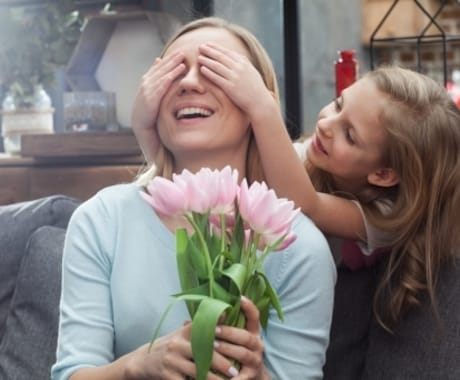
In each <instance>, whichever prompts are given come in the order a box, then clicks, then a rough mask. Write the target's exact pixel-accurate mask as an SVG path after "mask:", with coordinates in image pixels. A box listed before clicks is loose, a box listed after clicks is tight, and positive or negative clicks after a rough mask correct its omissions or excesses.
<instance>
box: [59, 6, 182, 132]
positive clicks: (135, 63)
mask: <svg viewBox="0 0 460 380" xmlns="http://www.w3.org/2000/svg"><path fill="white" fill-rule="evenodd" d="M158 3H160V2H158ZM158 7H160V8H161V7H162V6H161V5H158ZM181 25H182V21H181V20H180V19H179V18H178V17H176V16H175V15H174V14H172V13H167V12H156V11H155V12H150V11H140V10H139V11H124V12H117V11H110V12H108V11H107V10H105V11H103V12H100V13H95V14H92V15H91V16H88V18H87V20H86V24H85V27H84V29H83V31H82V35H81V37H80V40H79V42H78V44H77V46H76V48H75V51H74V53H73V55H72V57H71V58H70V60H69V63H68V65H67V67H66V80H67V86H68V88H69V90H70V91H77V92H84V91H90V92H96V91H105V92H113V93H115V95H116V96H115V101H116V107H115V110H116V121H117V124H118V125H119V126H120V127H121V128H125V129H127V128H129V127H130V124H131V110H132V102H133V99H134V98H135V96H136V91H137V85H138V83H139V81H140V80H141V77H142V75H143V74H144V73H145V72H146V71H147V70H148V68H149V67H150V65H151V64H152V62H153V61H154V59H155V57H157V56H158V55H159V54H160V53H161V50H162V49H163V46H164V44H165V42H166V41H167V39H168V37H169V36H170V35H171V34H172V33H174V32H175V31H176V30H177V29H178V28H179V27H180V26H181Z"/></svg>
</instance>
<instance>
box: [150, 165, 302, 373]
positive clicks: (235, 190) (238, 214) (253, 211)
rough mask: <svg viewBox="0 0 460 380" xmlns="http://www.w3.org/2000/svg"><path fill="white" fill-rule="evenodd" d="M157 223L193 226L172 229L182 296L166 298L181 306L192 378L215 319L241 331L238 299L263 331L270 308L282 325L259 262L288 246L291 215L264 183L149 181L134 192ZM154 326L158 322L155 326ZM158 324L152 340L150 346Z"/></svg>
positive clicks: (200, 369) (206, 363)
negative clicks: (181, 220)
mask: <svg viewBox="0 0 460 380" xmlns="http://www.w3.org/2000/svg"><path fill="white" fill-rule="evenodd" d="M141 194H142V196H143V198H144V199H145V200H146V201H147V202H148V204H149V205H150V206H151V207H152V208H153V209H154V210H155V211H156V212H157V213H158V214H159V215H164V216H173V215H183V216H184V217H185V218H186V220H187V221H188V223H189V224H190V225H191V227H193V228H192V229H191V230H192V231H193V233H190V234H189V233H188V232H187V230H186V229H185V228H179V229H177V230H176V254H177V266H178V273H179V278H180V284H181V288H182V292H181V293H180V294H176V295H174V297H173V301H172V303H171V304H170V305H169V307H168V308H167V309H166V311H165V313H164V315H163V319H164V318H165V317H166V315H167V311H168V310H169V309H170V308H171V306H172V305H173V304H174V303H175V302H177V301H185V302H186V304H187V308H188V311H189V313H190V316H191V320H192V322H191V323H192V327H191V334H192V336H191V343H192V352H193V358H194V361H195V363H196V366H197V379H198V380H201V379H205V378H206V374H207V373H208V371H209V370H210V366H211V358H212V352H213V343H214V339H215V328H216V325H217V323H218V322H219V319H220V318H221V316H222V315H223V313H224V315H225V324H227V325H231V326H239V327H244V324H245V319H244V314H243V313H242V312H241V311H240V300H241V296H242V295H244V296H246V297H247V298H249V299H251V300H252V301H253V302H254V303H255V305H256V306H257V308H258V309H259V311H260V323H261V326H262V327H263V328H265V327H266V324H267V320H268V312H269V308H270V306H272V307H274V308H275V310H276V312H277V314H278V317H279V318H280V319H281V320H282V319H283V311H282V309H281V305H280V303H279V300H278V296H277V294H276V292H275V291H274V289H273V288H272V287H271V285H270V283H269V281H268V279H267V277H266V276H265V275H264V272H263V267H262V264H263V262H264V260H265V258H266V257H267V255H268V254H269V253H270V252H272V251H276V250H280V249H283V248H285V247H287V246H288V245H289V244H291V243H292V242H293V241H294V240H295V238H296V237H295V235H294V234H293V233H292V232H291V231H290V228H291V224H292V221H293V219H294V217H295V216H296V214H297V213H298V211H299V210H298V209H294V204H293V202H291V201H287V200H286V199H279V198H277V197H276V195H275V192H274V191H273V190H269V189H268V188H267V186H266V184H265V183H258V182H254V183H253V184H252V185H251V186H249V187H248V184H247V182H246V180H243V181H242V183H241V185H238V172H237V171H236V170H232V169H231V168H230V167H229V166H227V167H225V168H224V169H223V170H221V171H218V170H214V171H212V170H210V169H207V168H204V169H201V170H200V171H199V172H197V173H196V174H192V173H191V172H189V171H187V170H184V171H183V172H182V173H181V174H179V175H173V179H172V181H171V180H168V179H165V178H162V177H155V178H154V179H153V180H152V181H151V182H150V183H149V184H148V186H147V193H141ZM163 319H162V320H163ZM161 323H162V321H160V323H159V325H158V326H157V329H156V331H155V333H154V337H153V340H152V343H153V341H154V340H155V339H156V336H157V334H158V331H159V328H160V326H161Z"/></svg>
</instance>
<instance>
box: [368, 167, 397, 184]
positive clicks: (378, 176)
mask: <svg viewBox="0 0 460 380" xmlns="http://www.w3.org/2000/svg"><path fill="white" fill-rule="evenodd" d="M367 181H368V182H369V183H370V184H371V185H375V186H381V187H391V186H394V185H397V184H398V183H399V174H398V173H397V172H396V170H394V169H393V168H380V169H378V170H376V171H375V172H372V173H371V174H369V175H368V176H367Z"/></svg>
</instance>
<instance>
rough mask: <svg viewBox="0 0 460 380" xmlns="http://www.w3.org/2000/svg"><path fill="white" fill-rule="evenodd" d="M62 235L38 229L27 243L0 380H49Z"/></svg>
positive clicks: (2, 348) (2, 347)
mask: <svg viewBox="0 0 460 380" xmlns="http://www.w3.org/2000/svg"><path fill="white" fill-rule="evenodd" d="M64 235H65V229H63V228H59V227H53V226H44V227H41V228H38V229H37V230H36V231H35V232H33V233H32V235H31V236H30V239H29V241H28V244H27V247H26V252H25V254H24V257H23V259H22V261H21V265H20V268H19V272H18V275H17V281H16V287H15V290H14V294H13V297H12V300H11V307H10V308H9V313H8V316H7V319H6V323H5V325H6V330H5V334H4V336H3V339H2V341H1V343H0V379H14V380H30V379H34V380H45V379H46V380H48V379H49V378H50V368H51V365H52V364H53V362H54V361H55V353H56V342H57V331H58V319H59V297H60V288H61V261H62V249H63V244H64Z"/></svg>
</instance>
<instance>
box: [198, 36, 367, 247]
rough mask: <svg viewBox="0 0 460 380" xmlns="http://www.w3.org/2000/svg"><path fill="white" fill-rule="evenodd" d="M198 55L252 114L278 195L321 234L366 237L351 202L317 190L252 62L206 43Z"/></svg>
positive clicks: (268, 175)
mask: <svg viewBox="0 0 460 380" xmlns="http://www.w3.org/2000/svg"><path fill="white" fill-rule="evenodd" d="M200 51H201V53H202V56H200V58H199V59H200V63H201V64H202V65H203V67H202V68H201V72H202V74H203V75H205V76H206V77H207V78H208V79H210V80H211V81H213V82H214V83H215V84H217V85H218V86H219V87H221V88H222V89H223V90H224V91H225V92H226V94H227V95H228V96H229V97H230V98H231V99H232V100H233V102H235V104H237V105H238V106H239V107H240V108H241V109H243V111H245V112H246V113H247V114H248V115H249V117H250V119H251V124H252V129H253V131H254V135H255V138H256V141H257V146H258V148H259V152H260V156H261V159H262V165H263V168H264V172H265V176H266V178H267V182H268V184H269V185H270V187H272V188H274V189H275V191H276V193H277V195H278V196H281V197H285V198H288V199H291V200H293V201H294V202H295V204H296V205H297V206H298V207H300V208H301V209H302V211H303V212H304V213H305V214H306V215H308V216H309V217H310V218H311V219H312V220H313V221H314V222H315V223H316V224H317V225H318V227H319V228H320V229H321V230H322V231H323V232H326V233H329V234H332V235H335V236H340V237H343V238H350V239H363V238H365V236H366V232H365V227H364V222H363V219H362V215H361V213H360V211H359V209H358V207H357V206H356V205H355V204H354V203H353V202H351V201H349V200H347V199H344V198H341V197H337V196H334V195H330V194H325V193H320V192H317V191H316V190H315V188H314V186H313V184H312V182H311V180H310V177H309V176H308V173H307V171H306V170H305V168H304V165H303V163H302V161H301V160H300V159H299V157H298V155H297V153H296V151H295V149H294V147H293V145H292V141H291V138H290V136H289V134H288V132H287V129H286V128H285V126H284V121H283V118H282V115H281V110H280V107H279V105H278V104H277V103H276V101H275V99H274V97H273V96H272V94H270V92H269V91H267V88H266V86H265V84H264V83H263V81H262V78H261V76H260V74H259V72H258V71H257V70H256V69H255V67H254V66H253V65H252V64H251V63H250V62H249V59H247V57H245V56H243V55H241V54H238V53H236V52H233V51H230V50H228V49H225V48H223V47H221V46H217V45H214V44H205V45H203V46H202V47H201V48H200Z"/></svg>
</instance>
